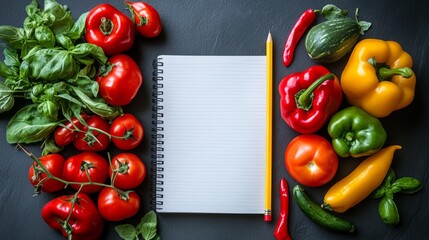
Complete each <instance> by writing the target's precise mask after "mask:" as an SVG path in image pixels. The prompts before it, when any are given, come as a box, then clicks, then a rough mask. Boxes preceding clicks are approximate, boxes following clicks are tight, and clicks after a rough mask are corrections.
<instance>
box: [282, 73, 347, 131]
mask: <svg viewBox="0 0 429 240" xmlns="http://www.w3.org/2000/svg"><path fill="white" fill-rule="evenodd" d="M279 92H280V111H281V115H282V118H283V119H284V120H285V121H286V123H287V124H288V125H289V126H290V127H291V128H292V129H294V130H295V131H297V132H299V133H303V134H305V133H314V132H316V131H318V130H319V129H320V128H321V127H322V126H323V125H324V124H325V123H326V122H327V121H328V120H329V118H330V117H331V116H332V115H333V114H334V113H335V112H336V111H337V110H338V109H339V107H340V105H341V101H342V91H341V87H340V82H339V81H338V78H337V77H336V76H335V75H334V74H333V73H330V72H329V70H328V69H326V68H325V67H323V66H318V65H317V66H313V67H310V68H308V69H306V70H305V71H303V72H297V73H293V74H290V75H288V76H286V77H285V78H283V80H282V81H281V83H280V85H279Z"/></svg>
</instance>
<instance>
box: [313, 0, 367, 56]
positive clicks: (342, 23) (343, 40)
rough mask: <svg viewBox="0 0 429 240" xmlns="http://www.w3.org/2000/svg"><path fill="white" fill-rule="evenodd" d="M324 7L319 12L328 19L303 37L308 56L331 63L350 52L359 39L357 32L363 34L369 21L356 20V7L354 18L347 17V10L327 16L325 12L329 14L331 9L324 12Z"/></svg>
mask: <svg viewBox="0 0 429 240" xmlns="http://www.w3.org/2000/svg"><path fill="white" fill-rule="evenodd" d="M330 7H331V8H332V5H330ZM333 7H335V6H333ZM335 8H336V7H335ZM324 9H325V8H324ZM324 9H322V11H321V13H322V14H323V15H325V17H326V18H328V20H327V21H325V22H322V23H319V24H317V25H315V26H314V27H312V28H311V29H310V31H309V32H308V34H307V36H306V39H305V48H306V50H307V53H308V55H309V56H310V58H311V59H313V60H315V61H316V62H321V63H331V62H335V61H337V60H339V59H340V58H342V57H344V56H345V55H346V54H347V53H349V52H351V50H352V49H353V47H354V46H355V45H356V43H357V42H358V40H359V34H361V35H363V34H364V32H365V31H366V30H368V29H369V27H370V26H371V23H369V22H365V21H358V19H357V13H358V10H357V9H356V19H351V18H348V17H347V16H346V15H347V11H344V10H343V11H342V13H343V14H336V15H334V16H332V15H331V16H329V15H327V14H331V11H328V12H326V11H324ZM325 13H326V14H325Z"/></svg>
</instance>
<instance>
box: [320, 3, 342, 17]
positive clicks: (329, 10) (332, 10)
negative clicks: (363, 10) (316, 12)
mask: <svg viewBox="0 0 429 240" xmlns="http://www.w3.org/2000/svg"><path fill="white" fill-rule="evenodd" d="M320 13H321V14H322V15H323V16H324V17H325V18H326V19H328V20H332V19H337V18H345V17H346V16H347V14H348V10H343V9H340V8H338V7H337V6H335V5H333V4H328V5H326V6H324V7H323V8H322V11H321V12H320Z"/></svg>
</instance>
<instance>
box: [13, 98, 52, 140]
mask: <svg viewBox="0 0 429 240" xmlns="http://www.w3.org/2000/svg"><path fill="white" fill-rule="evenodd" d="M37 107H38V104H31V105H27V106H25V107H23V108H22V109H21V110H19V111H18V112H17V113H16V114H15V116H13V117H12V118H11V119H10V121H9V123H8V124H7V126H6V141H7V142H8V143H9V144H13V143H33V142H39V141H42V140H43V139H45V138H47V137H48V136H49V134H50V133H51V132H52V131H53V130H54V129H55V127H56V126H57V122H55V121H53V120H51V119H49V118H47V117H45V116H44V115H43V114H41V113H40V112H39V111H38V110H37Z"/></svg>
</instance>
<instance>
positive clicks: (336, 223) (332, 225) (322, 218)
mask: <svg viewBox="0 0 429 240" xmlns="http://www.w3.org/2000/svg"><path fill="white" fill-rule="evenodd" d="M293 196H294V198H295V201H296V203H297V204H298V206H299V207H300V208H301V210H302V211H303V212H304V213H305V214H306V215H307V216H308V217H309V218H310V219H311V220H313V221H314V222H315V223H318V224H319V225H321V226H323V227H325V228H327V229H330V230H334V231H339V232H347V233H353V232H354V231H355V226H354V224H353V223H351V222H349V221H347V220H344V219H342V218H340V217H338V216H336V215H333V214H331V213H330V212H328V211H326V210H324V209H323V208H322V207H320V206H319V205H317V204H316V203H315V202H313V201H312V200H311V199H310V197H309V196H308V195H307V194H306V193H305V192H304V189H303V188H302V187H301V186H300V185H296V186H295V187H294V188H293Z"/></svg>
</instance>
